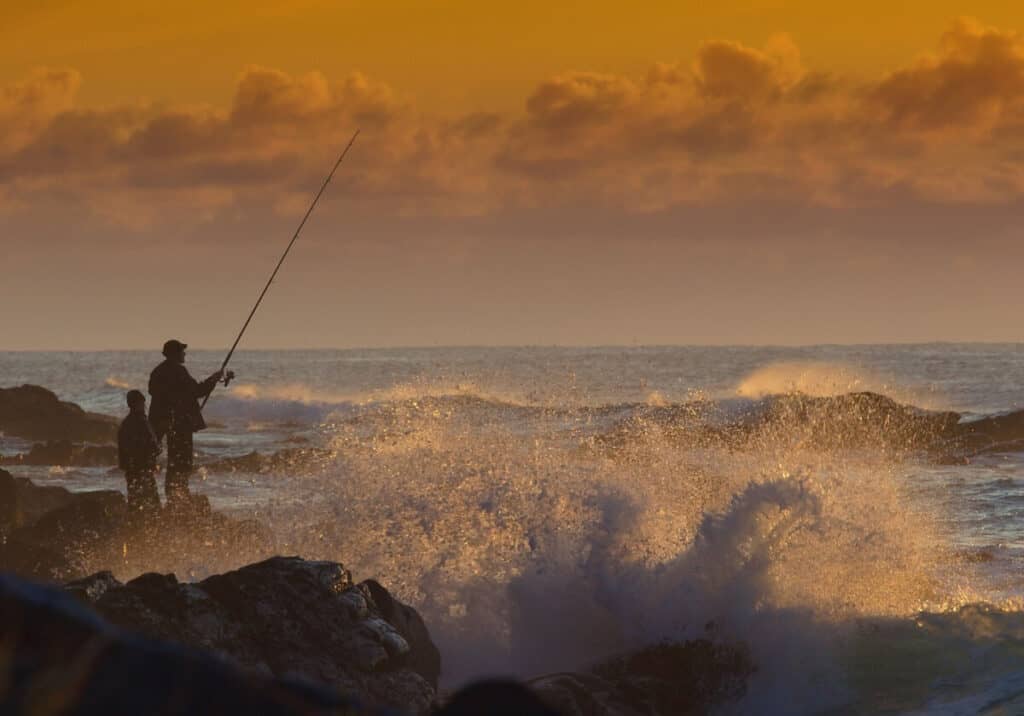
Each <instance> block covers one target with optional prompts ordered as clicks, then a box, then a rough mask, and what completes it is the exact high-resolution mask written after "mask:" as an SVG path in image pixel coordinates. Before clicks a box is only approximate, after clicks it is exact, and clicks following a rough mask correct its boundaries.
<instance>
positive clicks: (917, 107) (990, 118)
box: [870, 18, 1024, 131]
mask: <svg viewBox="0 0 1024 716" xmlns="http://www.w3.org/2000/svg"><path fill="white" fill-rule="evenodd" d="M1022 91H1024V38H1022V37H1021V36H1020V35H1019V34H1018V33H1016V32H1004V31H1001V30H998V29H996V28H991V27H985V26H983V25H981V24H980V23H978V22H977V21H974V20H970V19H967V18H961V19H960V20H958V21H957V22H956V23H955V24H954V26H953V27H952V28H951V29H950V30H949V31H948V32H947V33H946V34H945V35H944V36H943V38H942V41H941V43H940V45H939V52H938V53H937V54H935V55H930V56H926V57H923V58H922V59H920V60H919V61H918V62H917V63H915V64H914V65H913V66H911V67H908V68H905V69H902V70H899V71H896V72H893V73H892V74H891V75H889V76H888V77H886V78H885V79H884V80H882V81H881V82H880V83H879V84H878V85H877V86H876V87H874V88H873V89H872V90H871V92H870V97H871V101H872V103H873V106H874V107H875V108H877V109H878V110H879V111H880V112H881V113H882V114H883V116H884V118H885V120H886V121H888V122H889V123H891V124H893V125H896V126H898V127H900V128H904V129H908V130H926V131H927V130H956V131H966V130H971V129H978V128H982V129H985V128H991V127H992V126H994V125H995V124H997V123H998V122H999V121H1000V120H1002V119H1003V118H1004V116H1005V115H1006V114H1007V113H1008V112H1012V111H1016V110H1019V109H1020V108H1021V99H1020V98H1021V93H1022Z"/></svg>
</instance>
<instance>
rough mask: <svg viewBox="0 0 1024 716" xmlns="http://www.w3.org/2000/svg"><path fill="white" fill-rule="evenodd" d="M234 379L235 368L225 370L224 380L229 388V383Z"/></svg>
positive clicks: (225, 385)
mask: <svg viewBox="0 0 1024 716" xmlns="http://www.w3.org/2000/svg"><path fill="white" fill-rule="evenodd" d="M234 379H235V371H233V370H229V371H225V372H224V380H223V383H224V387H225V388H227V387H228V383H230V382H231V381H233V380H234Z"/></svg>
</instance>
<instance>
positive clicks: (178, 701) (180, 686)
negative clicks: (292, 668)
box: [0, 574, 385, 716]
mask: <svg viewBox="0 0 1024 716" xmlns="http://www.w3.org/2000/svg"><path fill="white" fill-rule="evenodd" d="M0 657H2V658H0V684H2V686H0V713H5V714H61V716H86V715H91V714H168V715H169V714H194V715H199V716H202V715H206V714H209V715H210V716H213V715H214V714H233V713H238V714H268V715H269V716H277V715H278V714H280V715H281V716H285V715H294V716H307V715H309V716H312V715H314V714H315V715H317V716H320V715H324V716H326V715H327V714H333V715H335V716H347V715H353V716H354V715H356V714H383V713H385V712H383V711H380V710H377V709H375V708H373V707H371V706H367V705H363V704H364V703H365V702H362V701H361V700H360V699H358V698H356V697H352V696H347V695H344V694H341V693H339V692H337V691H335V690H333V689H330V688H328V687H325V686H314V685H312V684H311V683H307V682H303V681H300V680H293V679H284V678H276V677H273V676H269V675H265V674H259V673H256V672H254V671H251V670H245V669H241V668H239V667H237V666H235V665H233V664H231V663H230V662H228V661H225V660H222V659H218V658H216V657H215V656H213V655H210V654H204V653H202V652H199V651H196V650H193V649H190V648H187V647H184V646H180V645H174V644H170V643H167V642H158V641H154V640H150V639H146V638H143V637H139V636H135V635H132V634H130V633H129V632H126V631H123V630H121V629H119V628H116V627H114V626H111V625H110V624H109V623H108V622H106V621H104V620H103V619H101V618H100V617H98V616H97V615H96V614H95V613H93V612H91V611H90V610H89V609H88V608H87V607H85V606H83V605H81V604H80V603H79V602H77V601H76V600H75V599H74V598H73V597H71V596H70V595H67V594H64V593H62V592H61V591H60V590H59V589H56V588H51V587H42V586H39V585H35V584H31V583H28V582H23V581H21V580H19V579H18V578H16V577H13V576H11V575H8V574H0Z"/></svg>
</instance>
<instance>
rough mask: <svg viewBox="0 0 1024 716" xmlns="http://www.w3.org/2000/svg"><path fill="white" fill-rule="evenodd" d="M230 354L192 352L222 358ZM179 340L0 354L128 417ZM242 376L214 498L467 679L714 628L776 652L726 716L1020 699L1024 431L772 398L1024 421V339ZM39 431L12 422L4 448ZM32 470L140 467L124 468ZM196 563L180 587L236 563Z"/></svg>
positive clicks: (8, 378) (295, 369)
mask: <svg viewBox="0 0 1024 716" xmlns="http://www.w3.org/2000/svg"><path fill="white" fill-rule="evenodd" d="M222 356H223V353H222V352H219V351H216V352H206V351H191V350H190V351H189V356H188V363H187V366H188V367H189V369H190V370H191V372H192V373H193V375H194V376H196V377H197V378H202V377H205V376H206V375H208V374H209V373H211V372H213V371H214V370H215V369H216V368H217V367H218V365H219V362H220V360H221V358H222ZM159 360H160V356H159V354H158V353H157V352H156V351H152V352H138V351H107V352H88V353H85V352H67V353H64V352H43V353H32V352H0V385H2V386H12V385H20V384H23V383H33V384H37V385H42V386H45V387H47V388H49V389H51V390H53V391H54V392H55V393H57V394H58V395H59V396H60V397H61V398H62V399H64V400H70V401H72V402H75V403H78V404H79V405H81V406H82V407H83V408H86V409H87V410H92V411H97V412H101V413H106V414H110V415H116V416H121V415H124V414H125V412H126V409H125V407H124V393H125V391H126V390H127V389H129V388H140V389H143V390H145V386H146V380H147V376H148V373H149V371H150V370H151V369H152V368H153V367H154V366H155V365H156V363H157V362H158V361H159ZM231 367H232V368H233V369H234V370H235V371H236V373H237V374H238V377H237V379H236V381H235V382H234V383H233V384H232V385H231V386H230V387H229V388H228V389H224V388H222V387H221V388H218V390H217V392H216V393H215V394H214V396H213V397H212V399H211V400H210V402H209V405H208V406H207V408H206V410H205V414H206V416H207V420H208V422H209V423H210V424H211V427H210V428H209V429H208V430H206V431H204V432H202V433H200V434H198V435H197V438H196V450H197V462H198V464H199V465H200V466H201V467H200V469H199V471H198V473H197V474H196V475H195V476H194V477H193V480H192V487H193V490H194V491H196V492H200V493H202V494H205V495H207V496H208V497H209V498H210V500H211V502H212V503H213V505H214V506H215V508H217V509H220V510H224V511H227V512H230V513H232V514H238V515H251V516H255V517H256V518H257V519H259V520H261V521H263V522H264V523H265V524H266V525H268V526H269V527H270V528H271V529H272V530H273V532H274V535H275V539H276V541H277V547H278V551H279V552H280V553H287V554H301V555H302V556H305V557H308V558H317V559H331V560H335V561H340V562H342V563H343V564H344V565H345V566H346V567H347V568H349V569H351V570H352V571H353V573H354V575H355V576H356V578H357V579H363V578H368V577H374V578H376V579H378V580H379V581H380V582H381V583H383V584H385V585H386V586H387V587H388V588H389V589H391V590H392V591H394V592H395V593H396V595H397V596H399V597H400V598H402V599H403V600H405V601H407V602H409V603H411V604H412V605H413V606H415V607H416V608H417V609H419V610H420V611H421V613H422V614H423V615H424V618H425V619H426V621H427V624H428V626H429V627H430V630H431V633H432V635H433V636H434V638H435V640H436V641H437V642H438V644H439V646H440V648H441V651H442V654H443V658H444V677H443V678H444V682H445V684H446V685H447V686H448V687H455V686H458V685H459V684H462V683H464V682H466V681H467V680H469V679H472V678H475V677H478V676H482V675H490V674H508V675H514V676H517V677H520V678H528V677H532V676H538V675H542V674H545V673H551V672H558V671H571V670H579V669H583V668H585V667H586V666H587V665H588V664H591V663H593V662H594V661H596V660H599V659H602V658H605V657H608V656H611V655H614V654H617V653H623V652H626V651H629V650H630V649H635V648H639V647H641V646H645V645H651V644H656V643H658V642H661V641H666V640H680V639H691V638H698V637H707V638H711V639H713V640H720V641H722V642H726V643H733V644H742V645H744V648H745V649H747V650H748V651H749V655H750V658H751V660H752V661H753V663H754V664H755V666H756V668H757V670H756V672H755V673H754V674H753V675H752V676H751V678H750V680H749V682H748V684H747V689H746V694H745V695H744V696H743V698H742V699H741V700H740V701H738V702H733V703H729V704H724V705H723V706H722V707H721V712H722V713H742V714H776V713H777V714H836V715H838V714H874V713H885V714H1020V713H1024V614H1022V611H1021V609H1022V606H1024V576H1022V574H1024V573H1022V569H1021V568H1022V566H1024V452H1019V451H1017V450H1018V447H1017V446H1014V445H1012V444H1011V445H1007V446H1006V447H1005V449H1003V448H999V447H996V448H994V449H989V450H981V451H978V450H975V451H972V452H971V453H970V454H964V453H963V452H962V451H961V454H958V455H956V456H953V457H954V458H955V459H949V457H950V456H946V455H937V454H936V453H935V451H934V450H925V449H922V448H921V447H920V445H919V444H918V443H917V442H915V441H914V440H912V439H910V438H907V439H904V438H903V437H901V438H900V439H899V440H895V439H894V438H893V436H895V435H903V433H902V432H901V430H902V428H901V427H900V426H899V425H895V424H891V423H890V421H891V420H892V416H891V415H890V414H889V413H884V414H883V413H882V412H872V411H867V412H863V411H861V412H856V413H851V414H849V415H838V416H837V414H836V412H835V410H832V409H830V410H831V412H828V411H826V412H824V413H822V412H814V411H809V412H808V411H805V410H803V409H802V408H801V409H800V410H796V411H791V412H788V413H786V414H785V417H784V419H777V420H774V421H772V422H771V423H770V424H769V425H768V427H764V424H763V423H762V422H759V420H760V418H759V417H758V416H763V415H765V414H768V413H767V412H766V411H771V410H772V409H773V407H772V406H777V405H779V403H778V396H786V395H794V394H800V395H805V396H813V397H822V398H824V397H829V396H843V395H847V394H851V393H864V392H870V393H875V394H878V395H882V396H886V397H888V398H890V399H892V400H893V401H896V402H897V403H899V404H901V405H905V406H909V407H910V408H911V411H910V414H913V415H931V414H933V413H937V412H939V411H955V412H956V413H958V414H959V418H958V420H959V421H960V423H961V424H966V423H970V422H971V421H977V420H980V419H983V418H984V417H985V416H992V415H999V414H1003V413H1010V412H1012V411H1016V410H1019V409H1020V408H1022V407H1024V397H1022V394H1021V388H1022V386H1024V345H994V344H932V345H887V346H812V347H796V348H788V347H646V346H635V347H596V348H557V347H522V348H505V347H502V348H409V349H376V350H317V351H304V350H291V351H240V352H239V353H237V354H236V356H235V358H234V360H233V362H232V366H231ZM843 405H845V404H843ZM837 410H841V407H840V408H837ZM876 418H877V419H876ZM751 425H755V426H760V427H756V428H752V427H749V426H751ZM736 426H740V427H739V428H737V427H736ZM744 426H746V427H744ZM1021 437H1022V438H1024V435H1021ZM28 447H30V444H29V443H28V442H26V441H23V440H18V439H15V438H11V437H6V436H0V453H2V454H8V455H9V454H14V453H17V452H21V451H25V450H27V449H28ZM1019 449H1024V448H1019ZM254 451H256V452H258V453H263V454H266V455H271V454H276V455H277V456H278V459H277V460H266V461H263V462H262V463H257V462H254V461H252V459H251V458H246V459H241V458H245V456H247V455H249V454H250V453H252V452H254ZM247 460H248V461H247ZM11 471H12V472H13V473H14V474H16V475H20V476H26V477H30V478H31V479H32V480H33V481H35V482H37V483H38V484H53V485H62V486H65V487H68V488H70V489H72V490H93V489H110V488H114V489H122V490H123V487H124V485H123V477H122V476H121V475H120V474H119V473H117V472H113V471H110V470H109V469H107V468H46V467H21V466H19V467H15V468H11ZM171 557H173V559H170V558H169V559H170V561H169V564H170V565H171V566H172V567H173V568H174V569H175V571H176V572H177V573H178V576H179V578H182V579H188V578H201V577H203V576H205V575H207V574H209V573H212V572H216V571H221V570H223V569H228V568H233V567H237V566H240V565H239V564H237V563H235V562H233V556H232V555H224V556H223V560H222V561H220V562H218V563H217V564H198V563H193V562H191V561H190V560H189V557H188V555H173V556H171ZM154 568H167V565H154ZM119 576H132V575H119Z"/></svg>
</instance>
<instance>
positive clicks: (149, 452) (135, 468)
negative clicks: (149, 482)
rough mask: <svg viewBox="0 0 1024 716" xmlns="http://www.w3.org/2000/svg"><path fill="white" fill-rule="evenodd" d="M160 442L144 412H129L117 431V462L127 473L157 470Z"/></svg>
mask: <svg viewBox="0 0 1024 716" xmlns="http://www.w3.org/2000/svg"><path fill="white" fill-rule="evenodd" d="M159 454H160V444H159V443H158V442H157V440H156V435H154V434H153V428H151V427H150V426H149V421H148V420H146V414H145V413H143V412H138V413H134V412H133V413H129V414H128V417H127V418H125V419H124V420H123V421H122V422H121V428H120V429H119V430H118V431H117V463H118V467H120V468H121V469H122V470H124V471H125V472H127V473H131V474H137V473H140V472H155V471H156V456H157V455H159Z"/></svg>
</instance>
